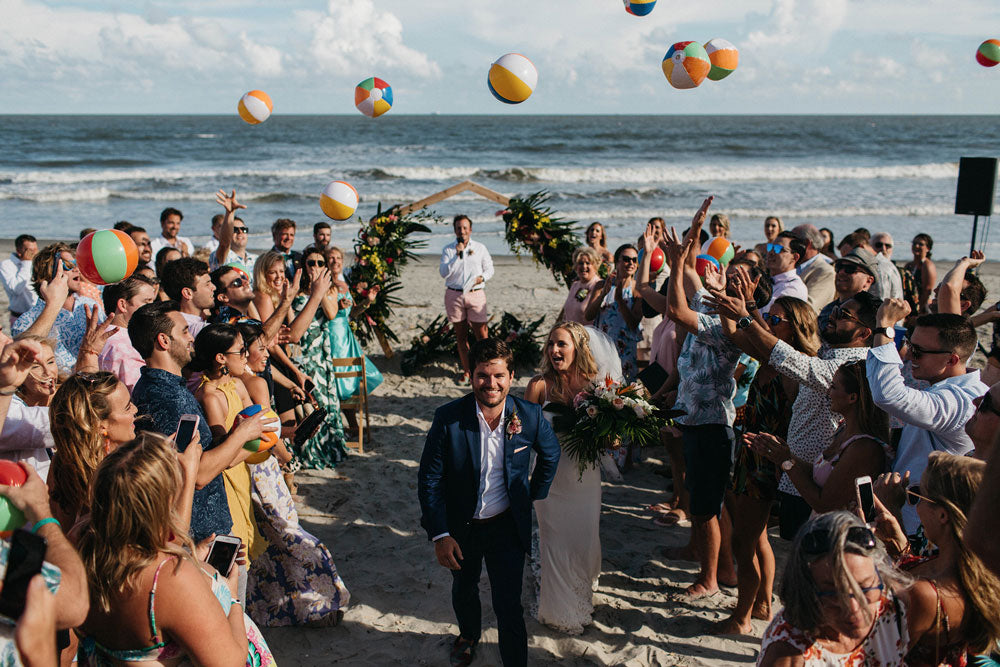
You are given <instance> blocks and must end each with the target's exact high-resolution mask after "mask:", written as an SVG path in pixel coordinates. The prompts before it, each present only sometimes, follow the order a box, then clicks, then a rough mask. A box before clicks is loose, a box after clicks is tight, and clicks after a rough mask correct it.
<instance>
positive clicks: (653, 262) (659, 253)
mask: <svg viewBox="0 0 1000 667" xmlns="http://www.w3.org/2000/svg"><path fill="white" fill-rule="evenodd" d="M665 261H666V257H664V256H663V249H662V248H660V247H659V246H657V247H656V248H653V254H652V255H650V257H649V270H650V271H653V272H654V273H655V272H657V271H659V270H660V269H662V268H663V263H664V262H665Z"/></svg>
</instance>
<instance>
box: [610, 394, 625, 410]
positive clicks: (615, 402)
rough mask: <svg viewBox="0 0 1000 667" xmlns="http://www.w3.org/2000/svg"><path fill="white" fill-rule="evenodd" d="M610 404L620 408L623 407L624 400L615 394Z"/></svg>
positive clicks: (616, 408)
mask: <svg viewBox="0 0 1000 667" xmlns="http://www.w3.org/2000/svg"><path fill="white" fill-rule="evenodd" d="M611 405H612V407H614V409H615V410H621V409H622V408H624V407H625V401H624V400H622V397H621V396H615V398H614V400H613V401H611Z"/></svg>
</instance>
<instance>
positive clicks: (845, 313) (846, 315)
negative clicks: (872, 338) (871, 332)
mask: <svg viewBox="0 0 1000 667" xmlns="http://www.w3.org/2000/svg"><path fill="white" fill-rule="evenodd" d="M830 317H831V318H832V319H835V320H847V321H849V322H857V323H858V324H860V325H861V326H863V327H865V326H868V325H867V324H865V323H864V322H862V321H861V320H860V319H858V316H857V315H855V314H854V313H852V312H851V311H849V310H847V309H846V308H841V307H840V306H834V307H833V310H831V311H830Z"/></svg>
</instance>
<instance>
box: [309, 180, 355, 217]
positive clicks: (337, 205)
mask: <svg viewBox="0 0 1000 667" xmlns="http://www.w3.org/2000/svg"><path fill="white" fill-rule="evenodd" d="M319 207H320V208H321V209H323V213H325V214H326V216H327V217H328V218H331V219H333V220H347V219H348V218H350V217H351V216H352V215H354V211H356V210H357V209H358V191H357V190H355V189H354V186H353V185H351V184H350V183H345V182H344V181H331V182H330V184H329V185H327V186H326V188H325V189H324V190H323V193H322V194H321V195H320V196H319Z"/></svg>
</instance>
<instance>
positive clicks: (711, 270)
mask: <svg viewBox="0 0 1000 667" xmlns="http://www.w3.org/2000/svg"><path fill="white" fill-rule="evenodd" d="M705 287H707V288H708V289H709V290H716V291H720V292H724V291H725V289H726V276H725V274H724V273H722V272H721V271H719V270H718V269H717V268H715V264H712V263H711V262H709V263H708V266H706V267H705Z"/></svg>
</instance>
